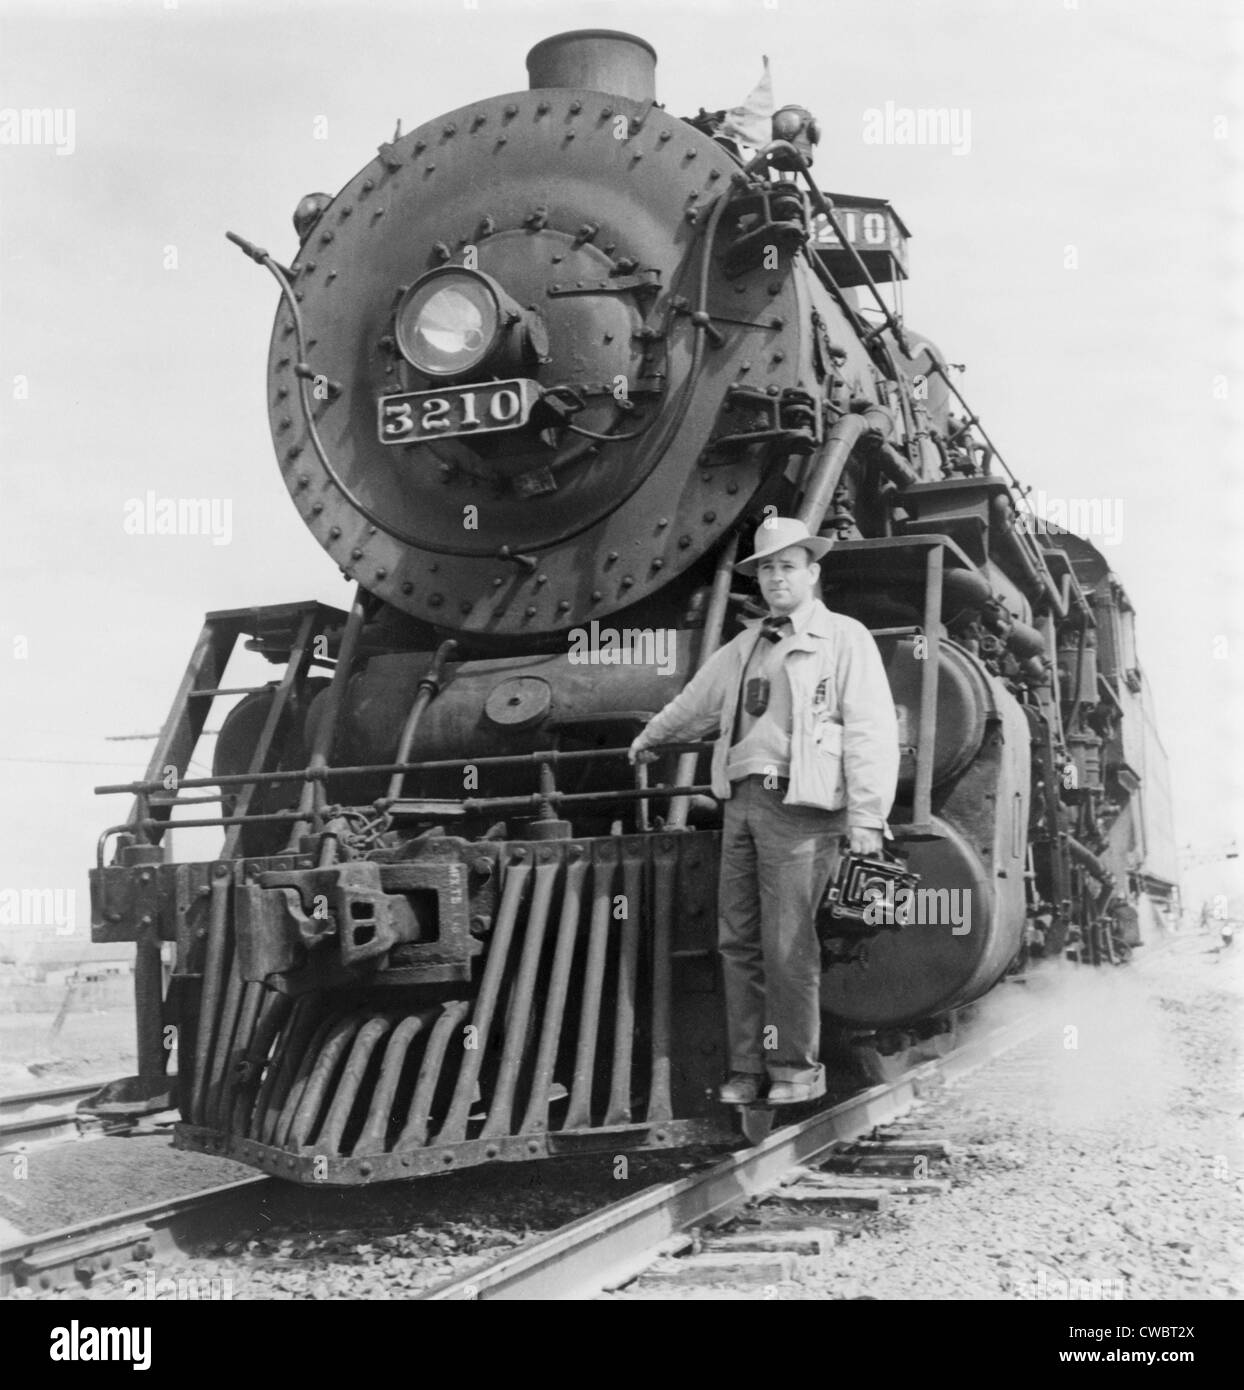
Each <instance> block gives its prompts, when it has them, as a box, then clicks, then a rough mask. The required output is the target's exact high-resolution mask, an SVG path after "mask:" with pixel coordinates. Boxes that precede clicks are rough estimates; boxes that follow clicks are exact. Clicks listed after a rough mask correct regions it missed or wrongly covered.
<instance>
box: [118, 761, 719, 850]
mask: <svg viewBox="0 0 1244 1390" xmlns="http://www.w3.org/2000/svg"><path fill="white" fill-rule="evenodd" d="M712 746H713V744H712V742H711V741H698V742H687V743H668V744H662V751H663V752H665V753H691V752H697V753H703V752H707V751H708V750H709V749H711V748H712ZM629 752H630V748H629V746H628V747H625V748H571V749H558V748H546V749H543V750H537V751H536V752H533V753H498V754H490V755H488V756H486V757H479V758H436V759H432V760H430V761H427V762H419V763H410V762H407V763H355V764H351V765H350V766H348V767H315V768H312V767H307V768H301V769H297V770H294V771H286V772H230V773H226V774H224V775H222V776H220V777H187V778H185V779H184V780H183V781H181V782H179V783H178V787H179V788H183V787H239V786H246V785H247V784H249V783H253V782H271V783H280V782H327V781H328V779H329V778H330V777H353V776H361V775H365V774H367V773H389V774H392V773H394V772H401V773H410V772H448V771H451V770H452V769H454V768H463V767H501V766H506V765H518V764H522V763H531V764H533V765H537V766H538V765H539V764H540V763H542V762H548V763H559V762H560V763H567V762H583V761H586V760H588V759H590V758H609V757H622V758H624V757H626V756H627V754H628V753H629ZM167 790H168V788H167V787H165V785H164V783H163V782H162V781H160V780H158V779H157V780H154V781H144V782H116V783H109V784H108V785H106V786H101V787H95V788H94V791H95V794H96V796H113V795H119V794H124V793H135V794H137V793H139V792H142V791H167ZM664 794H665V795H670V794H671V793H670V792H669V791H668V790H667V791H666V792H665V793H664ZM170 804H173V805H175V804H176V803H175V802H172V803H170ZM289 814H290V815H294V814H295V813H294V812H290V813H289ZM176 824H178V825H182V824H185V822H182V821H178V822H176ZM121 828H122V829H124V828H125V827H121Z"/></svg>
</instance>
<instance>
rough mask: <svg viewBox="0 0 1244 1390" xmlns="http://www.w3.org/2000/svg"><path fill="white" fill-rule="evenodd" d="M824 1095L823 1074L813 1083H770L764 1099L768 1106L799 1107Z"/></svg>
mask: <svg viewBox="0 0 1244 1390" xmlns="http://www.w3.org/2000/svg"><path fill="white" fill-rule="evenodd" d="M824 1094H825V1073H824V1072H822V1073H821V1074H820V1076H818V1077H817V1078H816V1080H815V1081H771V1082H770V1083H769V1094H768V1096H767V1097H766V1099H767V1100H768V1102H769V1104H770V1105H801V1104H802V1103H803V1102H804V1101H808V1100H817V1099H818V1098H819V1097H820V1096H823V1095H824Z"/></svg>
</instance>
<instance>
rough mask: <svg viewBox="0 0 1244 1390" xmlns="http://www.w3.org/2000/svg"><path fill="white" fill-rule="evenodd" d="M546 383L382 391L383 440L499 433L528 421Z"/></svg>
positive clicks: (516, 381) (400, 441)
mask: <svg viewBox="0 0 1244 1390" xmlns="http://www.w3.org/2000/svg"><path fill="white" fill-rule="evenodd" d="M539 395H540V388H539V386H537V385H536V383H535V382H534V381H528V380H526V379H524V378H522V377H518V378H515V379H514V380H513V381H487V382H481V383H479V384H477V385H473V386H445V387H442V388H441V390H439V391H408V392H405V393H404V394H402V395H400V396H381V397H380V399H379V401H378V402H377V406H378V410H379V426H378V427H379V430H380V442H381V443H382V444H415V443H422V442H424V441H425V440H429V439H452V438H453V437H454V436H456V435H465V434H493V433H495V432H497V431H498V430H516V429H520V428H521V427H522V426H523V425H525V424H526V423H527V420H528V417H529V416H530V414H531V407H532V405H533V403H534V402H535V401H536V400H537V399H538V398H539Z"/></svg>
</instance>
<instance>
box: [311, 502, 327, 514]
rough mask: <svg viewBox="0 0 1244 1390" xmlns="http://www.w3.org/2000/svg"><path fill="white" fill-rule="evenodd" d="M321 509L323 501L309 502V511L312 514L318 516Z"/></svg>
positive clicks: (322, 508)
mask: <svg viewBox="0 0 1244 1390" xmlns="http://www.w3.org/2000/svg"><path fill="white" fill-rule="evenodd" d="M323 510H324V504H323V502H313V503H312V504H311V511H312V512H313V514H314V515H315V516H319V514H320V513H321V512H322V511H323Z"/></svg>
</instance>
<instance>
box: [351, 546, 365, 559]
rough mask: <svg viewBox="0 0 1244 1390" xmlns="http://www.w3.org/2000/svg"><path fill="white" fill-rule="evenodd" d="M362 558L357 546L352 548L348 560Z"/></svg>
mask: <svg viewBox="0 0 1244 1390" xmlns="http://www.w3.org/2000/svg"><path fill="white" fill-rule="evenodd" d="M362 558H363V552H362V551H361V550H360V549H359V548H358V546H357V545H356V546H355V547H354V549H353V550H352V551H351V552H350V559H351V560H361V559H362Z"/></svg>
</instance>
